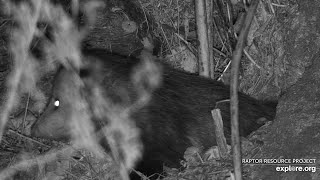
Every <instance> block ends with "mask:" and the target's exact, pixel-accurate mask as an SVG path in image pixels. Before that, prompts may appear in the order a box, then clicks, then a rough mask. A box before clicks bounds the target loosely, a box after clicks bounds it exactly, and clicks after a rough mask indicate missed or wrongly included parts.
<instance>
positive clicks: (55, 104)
mask: <svg viewBox="0 0 320 180" xmlns="http://www.w3.org/2000/svg"><path fill="white" fill-rule="evenodd" d="M53 105H54V107H55V108H56V109H57V108H58V107H59V106H60V101H59V99H55V100H54V102H53Z"/></svg>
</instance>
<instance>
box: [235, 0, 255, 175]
mask: <svg viewBox="0 0 320 180" xmlns="http://www.w3.org/2000/svg"><path fill="white" fill-rule="evenodd" d="M259 2H260V1H259V0H256V1H252V4H251V6H250V8H249V9H248V11H247V16H246V18H245V21H244V24H243V27H242V30H241V33H240V35H239V38H238V42H237V45H236V49H235V51H234V52H233V56H232V64H231V66H232V67H231V82H230V84H231V86H230V97H231V98H230V99H231V105H230V112H231V140H232V141H231V142H232V152H233V163H234V173H235V179H236V180H242V168H241V146H240V133H239V100H238V87H239V81H238V79H239V66H240V60H241V56H242V52H243V48H244V46H245V45H246V39H247V36H248V32H249V29H250V25H251V22H252V19H253V17H254V13H255V11H256V9H257V6H258V4H259Z"/></svg>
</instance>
